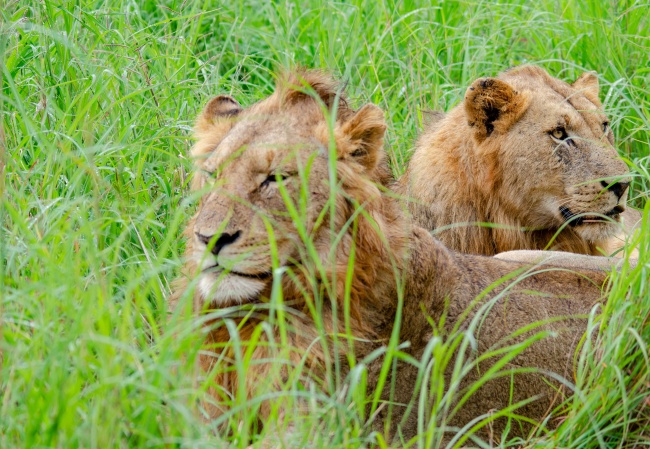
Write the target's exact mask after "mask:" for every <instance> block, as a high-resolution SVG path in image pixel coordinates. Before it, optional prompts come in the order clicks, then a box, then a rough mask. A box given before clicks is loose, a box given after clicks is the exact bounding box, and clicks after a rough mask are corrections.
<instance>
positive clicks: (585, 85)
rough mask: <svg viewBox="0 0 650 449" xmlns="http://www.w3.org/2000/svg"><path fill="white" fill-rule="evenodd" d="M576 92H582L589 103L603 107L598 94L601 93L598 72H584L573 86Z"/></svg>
mask: <svg viewBox="0 0 650 449" xmlns="http://www.w3.org/2000/svg"><path fill="white" fill-rule="evenodd" d="M571 87H573V88H574V89H575V90H577V91H579V92H581V93H582V94H583V95H584V96H585V97H587V99H588V100H589V101H591V102H592V103H593V104H595V105H596V106H598V107H601V106H602V104H601V103H600V98H598V93H599V92H600V86H599V84H598V76H597V75H596V72H584V73H583V74H582V75H580V76H579V77H578V79H577V80H575V81H574V82H573V84H572V85H571Z"/></svg>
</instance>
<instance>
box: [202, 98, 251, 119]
mask: <svg viewBox="0 0 650 449" xmlns="http://www.w3.org/2000/svg"><path fill="white" fill-rule="evenodd" d="M241 111H242V107H241V105H240V104H239V103H237V100H235V99H234V98H233V97H231V96H229V95H218V96H216V97H214V98H213V99H212V100H210V101H208V104H206V105H205V107H204V108H203V112H201V118H203V119H204V120H210V121H214V120H218V119H219V118H222V117H232V116H234V115H237V114H239V113H240V112H241Z"/></svg>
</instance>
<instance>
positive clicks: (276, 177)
mask: <svg viewBox="0 0 650 449" xmlns="http://www.w3.org/2000/svg"><path fill="white" fill-rule="evenodd" d="M287 178H288V176H287V175H284V174H282V173H271V174H270V175H268V176H267V177H266V179H265V180H264V181H262V184H260V188H264V187H267V186H268V185H270V184H271V183H272V182H278V181H280V182H282V181H284V180H285V179H287Z"/></svg>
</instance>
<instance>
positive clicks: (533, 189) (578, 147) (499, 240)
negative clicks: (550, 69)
mask: <svg viewBox="0 0 650 449" xmlns="http://www.w3.org/2000/svg"><path fill="white" fill-rule="evenodd" d="M627 175H628V170H627V167H626V165H625V164H624V163H623V162H622V161H621V160H620V159H619V158H618V155H617V152H616V149H615V148H614V136H613V134H612V130H611V127H610V122H609V119H608V118H607V116H606V115H605V114H604V113H603V110H602V105H601V103H600V101H599V99H598V79H597V78H596V76H595V75H594V74H592V73H584V74H583V75H582V76H580V77H579V78H578V80H576V81H575V82H574V83H573V84H567V83H565V82H563V81H560V80H558V79H556V78H553V77H551V76H550V75H549V74H548V73H547V72H545V71H544V70H543V69H541V68H539V67H534V66H523V67H517V68H514V69H511V70H508V71H506V72H504V73H502V74H501V75H500V76H499V77H497V78H480V79H478V80H476V81H475V82H474V83H472V85H471V86H470V87H469V88H468V90H467V93H466V95H465V99H464V101H463V103H462V104H461V105H459V106H458V107H456V108H455V109H453V110H452V111H451V112H450V113H449V114H448V115H447V116H445V117H444V118H442V119H440V120H439V121H437V122H436V123H435V124H434V125H432V126H431V127H430V128H429V130H427V131H425V133H424V134H423V135H422V137H421V138H420V140H419V142H418V144H417V148H416V153H415V154H414V156H413V159H412V161H411V163H410V165H409V169H408V172H407V175H406V176H407V177H408V179H407V180H406V183H408V184H409V189H410V190H408V193H409V194H410V195H411V196H412V197H414V198H415V199H416V201H417V202H419V203H420V204H419V205H416V206H413V207H414V208H415V209H419V211H417V210H416V212H415V215H416V219H418V221H419V222H420V223H421V224H423V225H424V226H425V227H429V228H430V229H431V228H433V227H436V228H437V227H441V226H445V225H451V224H453V223H466V222H491V223H497V224H501V225H505V227H506V228H509V229H502V230H498V229H493V230H488V229H487V228H483V229H482V230H474V231H469V230H460V229H457V230H450V231H445V232H443V233H442V234H441V235H440V238H441V239H442V240H443V241H444V242H445V243H447V244H448V245H449V246H451V247H453V248H456V249H459V250H461V251H467V252H478V253H483V254H494V253H497V252H500V251H504V250H512V249H544V248H546V246H547V245H548V244H549V242H550V241H551V240H552V239H553V238H556V240H555V243H556V246H555V247H556V248H558V249H564V250H569V251H574V252H584V253H596V252H597V251H596V249H595V247H596V246H598V245H601V246H602V242H603V241H606V240H607V239H609V238H612V237H613V236H614V235H615V234H616V233H617V232H618V231H619V229H620V225H619V224H618V223H617V222H618V221H619V220H620V215H621V213H622V212H623V211H624V210H625V204H626V199H627V191H628V186H629V179H628V177H627ZM466 227H467V226H466ZM474 227H476V226H474ZM561 229H563V231H562V232H561V234H560V235H559V236H555V234H556V233H558V232H559V231H560V230H561ZM447 232H449V233H448V236H447V237H445V235H444V234H445V233H447ZM453 233H458V235H456V236H455V237H453V236H451V234H453Z"/></svg>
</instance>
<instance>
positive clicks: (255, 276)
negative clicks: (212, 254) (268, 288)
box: [203, 265, 272, 281]
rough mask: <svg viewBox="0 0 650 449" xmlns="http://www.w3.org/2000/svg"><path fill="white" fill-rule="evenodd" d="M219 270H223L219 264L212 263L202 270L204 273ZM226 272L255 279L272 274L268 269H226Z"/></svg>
mask: <svg viewBox="0 0 650 449" xmlns="http://www.w3.org/2000/svg"><path fill="white" fill-rule="evenodd" d="M221 271H225V270H224V269H223V268H222V267H220V266H219V265H212V266H210V267H207V268H205V269H204V270H203V272H204V273H215V272H221ZM226 273H227V274H232V275H235V276H239V277H242V278H247V279H257V280H260V281H265V280H267V279H269V278H270V277H271V275H272V273H271V272H270V271H262V272H260V273H242V272H240V271H233V270H230V271H226Z"/></svg>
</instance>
